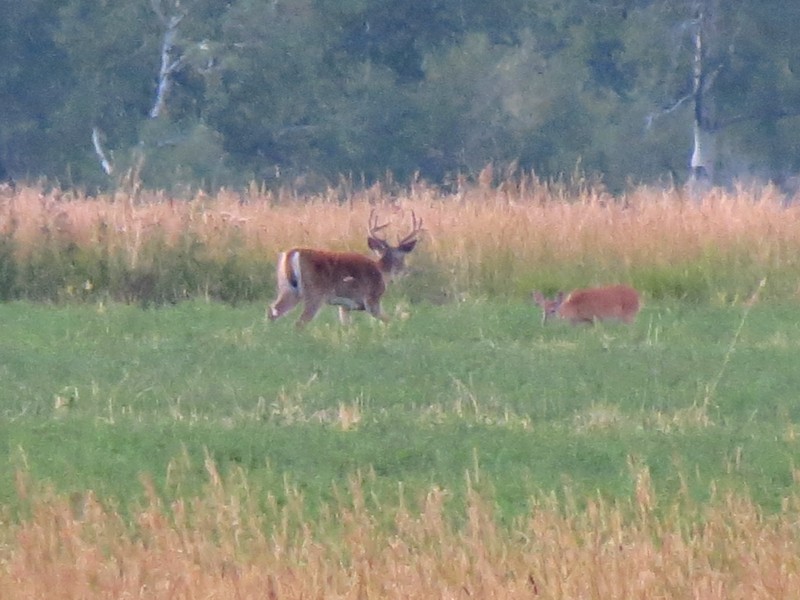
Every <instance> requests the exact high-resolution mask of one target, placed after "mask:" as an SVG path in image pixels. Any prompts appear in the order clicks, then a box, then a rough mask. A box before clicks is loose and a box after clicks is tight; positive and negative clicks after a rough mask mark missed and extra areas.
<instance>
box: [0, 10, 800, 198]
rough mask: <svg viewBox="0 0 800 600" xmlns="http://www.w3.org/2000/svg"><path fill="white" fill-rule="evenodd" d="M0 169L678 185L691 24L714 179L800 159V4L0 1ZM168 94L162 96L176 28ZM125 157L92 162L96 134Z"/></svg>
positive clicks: (196, 177) (161, 181)
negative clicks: (700, 57)
mask: <svg viewBox="0 0 800 600" xmlns="http://www.w3.org/2000/svg"><path fill="white" fill-rule="evenodd" d="M0 7H2V8H3V14H5V15H7V18H6V19H5V21H4V24H3V25H0V34H1V35H0V40H2V41H0V46H1V47H2V48H1V49H2V50H3V55H4V56H8V57H10V58H11V60H9V61H6V63H4V64H3V65H2V66H0V84H2V85H0V90H2V92H0V94H2V101H3V106H4V107H5V108H6V111H5V115H6V116H5V118H4V119H3V122H2V123H0V174H2V173H3V172H6V173H7V174H8V175H9V176H11V177H15V178H17V179H25V178H38V177H48V178H50V179H54V180H58V181H59V182H60V183H61V184H63V185H75V186H80V187H85V188H87V189H90V190H95V189H98V188H100V189H102V188H109V187H111V186H113V185H115V184H116V183H118V181H119V180H120V178H121V177H124V176H125V174H126V173H127V172H128V169H129V168H131V167H132V166H134V167H135V166H136V165H138V164H139V163H138V161H139V160H142V159H143V160H144V169H143V170H142V172H141V176H142V178H143V182H144V184H145V185H147V186H152V187H158V188H161V189H168V190H173V189H176V188H186V189H197V188H201V187H202V188H205V189H211V190H214V189H217V188H219V187H233V186H237V187H238V186H243V185H245V183H246V182H249V181H251V180H253V179H255V180H256V181H258V182H259V183H261V182H269V183H270V184H274V185H276V186H282V185H287V184H288V185H291V184H293V183H294V182H295V181H296V180H297V178H302V177H309V176H314V177H319V178H322V180H323V181H325V180H327V181H336V180H337V179H338V178H339V177H341V176H345V177H348V176H355V177H356V178H361V177H363V179H364V180H365V181H366V182H368V183H371V182H374V181H378V180H380V179H381V178H383V177H384V176H385V174H386V173H387V172H390V173H393V174H394V176H395V177H397V178H398V179H400V180H401V181H406V180H409V179H411V178H413V177H415V176H417V175H421V176H422V177H424V178H427V179H433V180H435V181H437V182H440V181H448V180H450V179H452V178H453V177H455V176H456V175H458V174H463V173H466V174H468V175H474V174H476V173H478V172H479V171H480V170H481V169H482V168H483V167H484V165H486V164H487V163H489V162H493V163H495V164H497V165H503V166H505V165H518V166H519V167H520V168H521V169H523V170H524V171H530V170H534V171H535V172H536V173H538V174H539V175H541V176H543V177H545V178H557V177H559V176H561V175H563V174H565V173H570V172H571V171H572V170H573V169H574V168H575V165H576V164H580V165H581V168H582V169H584V170H585V171H586V172H587V173H589V174H591V175H602V177H603V180H604V181H605V183H606V184H607V185H608V187H609V189H611V190H612V191H615V192H617V191H621V190H623V189H624V188H625V187H626V185H627V184H628V183H629V182H630V181H634V182H639V181H652V180H658V179H667V180H672V179H675V178H677V179H679V180H680V179H681V178H683V177H684V175H685V171H686V163H687V157H688V156H689V154H690V152H691V149H690V145H691V125H692V119H693V117H692V110H691V99H690V96H689V93H690V91H691V89H692V77H693V70H692V68H693V57H694V42H693V35H692V32H693V31H694V28H695V27H696V26H697V23H698V20H697V19H696V12H697V10H699V9H701V8H702V9H703V10H704V11H705V12H706V13H707V14H709V15H710V16H709V17H708V19H707V21H705V22H707V23H709V28H708V32H707V34H708V35H707V36H706V38H705V46H704V49H705V51H706V62H707V65H708V69H707V70H708V75H709V77H708V78H707V83H708V84H709V88H708V91H707V98H708V100H709V104H713V107H714V111H711V112H713V121H714V123H713V125H714V128H715V130H716V131H718V133H719V135H720V143H719V151H720V154H719V156H720V160H721V161H723V164H722V165H720V167H721V168H720V169H718V172H719V173H721V174H722V177H723V178H724V179H723V182H729V181H732V180H734V179H735V178H736V177H737V176H740V177H749V176H756V177H762V178H763V177H773V178H785V177H786V176H787V174H789V173H791V172H793V171H796V170H797V169H798V167H800V158H798V153H797V152H795V151H794V150H795V149H794V140H795V139H797V135H798V131H797V129H798V122H797V119H796V116H797V114H798V112H800V110H798V105H800V77H798V75H797V73H798V68H797V67H798V65H797V57H796V52H795V51H794V49H795V48H796V47H797V45H798V33H797V28H795V27H792V24H793V23H795V22H796V17H797V13H798V9H797V8H796V7H795V6H794V5H793V4H791V3H783V4H782V5H780V6H778V7H775V6H768V7H767V6H766V5H763V3H759V2H756V1H755V0H736V1H735V2H734V3H733V4H730V5H725V6H723V5H722V4H721V3H720V2H718V1H716V0H703V1H702V2H695V1H692V2H690V1H688V0H681V1H678V2H671V3H653V2H646V3H641V2H638V3H637V2H622V3H616V4H614V5H613V6H612V5H609V4H608V3H598V2H589V1H588V0H570V1H564V2H539V3H531V2H524V1H522V0H501V1H498V2H492V3H489V4H487V3H485V2H476V1H473V0H443V1H441V2H437V3H419V2H415V1H412V0H403V1H402V2H396V1H395V2H388V1H387V0H370V1H365V0H352V1H346V2H331V1H329V0H326V1H322V2H308V1H307V0H288V1H283V2H278V3H274V2H273V3H269V2H260V1H254V0H237V1H234V2H225V3H219V2H212V1H210V0H184V1H182V2H172V1H159V2H156V3H152V2H132V3H131V2H129V3H118V4H114V5H113V6H111V5H108V6H107V5H106V3H104V2H98V1H97V0H69V1H67V2H61V3H54V2H52V0H31V1H30V2H25V3H20V2H14V1H12V0H0ZM173 17H174V18H175V19H178V21H179V22H178V25H177V27H176V30H175V36H174V39H172V41H171V45H170V46H169V47H168V48H167V52H166V57H165V60H164V66H165V67H168V69H167V71H168V75H167V77H168V81H169V83H170V86H169V93H168V94H167V96H166V102H165V114H164V115H162V117H161V119H162V120H161V121H160V122H151V121H150V119H149V117H148V115H149V114H150V111H151V108H152V107H153V104H154V102H155V97H156V90H157V85H158V82H159V69H160V67H161V66H162V58H164V57H163V55H162V52H163V50H164V42H165V35H166V34H167V32H168V23H169V21H170V19H171V18H173ZM95 127H96V128H98V130H99V131H100V132H102V141H103V144H104V148H105V152H106V153H107V154H108V156H109V157H110V158H111V160H112V162H113V163H114V166H115V172H114V173H113V174H112V176H111V177H109V176H107V175H106V174H105V173H104V172H103V171H102V170H101V169H100V165H99V159H98V156H97V155H96V153H95V151H94V149H93V147H92V143H91V133H92V131H93V128H95Z"/></svg>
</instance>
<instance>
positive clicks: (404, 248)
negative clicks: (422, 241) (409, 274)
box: [397, 240, 418, 254]
mask: <svg viewBox="0 0 800 600" xmlns="http://www.w3.org/2000/svg"><path fill="white" fill-rule="evenodd" d="M417 241H418V240H411V241H409V242H406V243H405V244H400V245H399V246H398V247H397V249H398V250H400V252H404V253H406V254H408V253H409V252H411V251H412V250H413V249H414V247H415V246H416V245H417Z"/></svg>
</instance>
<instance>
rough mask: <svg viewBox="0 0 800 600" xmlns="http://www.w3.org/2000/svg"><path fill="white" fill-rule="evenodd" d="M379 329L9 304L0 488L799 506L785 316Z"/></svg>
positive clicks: (462, 319) (444, 314)
mask: <svg viewBox="0 0 800 600" xmlns="http://www.w3.org/2000/svg"><path fill="white" fill-rule="evenodd" d="M393 310H394V312H395V313H396V315H395V320H394V321H393V322H392V323H391V324H390V325H389V326H381V325H380V324H378V323H377V322H372V320H371V319H367V318H361V319H358V320H357V322H356V323H355V324H354V326H353V327H351V328H349V329H343V328H341V327H340V326H339V325H338V322H336V320H335V319H334V313H335V311H333V310H332V309H328V310H326V311H325V314H324V315H320V318H319V320H318V321H315V322H314V323H313V324H312V326H311V327H310V328H309V329H308V331H304V332H301V333H299V334H298V333H296V332H295V331H294V328H293V326H292V322H291V319H286V320H284V321H279V322H278V323H275V324H271V326H270V325H267V324H266V323H264V321H263V307H262V306H259V305H253V306H249V307H242V308H236V309H231V308H230V307H227V306H224V305H220V304H215V303H205V302H187V303H183V304H180V305H178V306H174V307H165V308H161V309H151V310H141V309H139V308H136V307H131V306H125V305H110V306H106V305H95V306H89V305H76V306H68V307H61V308H54V307H50V306H40V305H30V304H25V303H11V304H6V305H2V306H0V321H2V322H3V323H4V339H3V341H2V344H0V359H1V360H0V365H2V367H0V368H1V369H2V379H3V382H4V385H3V388H2V391H0V406H2V417H3V419H2V425H0V427H2V429H3V430H4V431H3V436H2V437H3V439H5V440H7V443H8V449H9V456H10V457H12V461H11V462H10V463H9V462H6V463H5V464H4V465H3V467H2V470H3V478H4V479H5V480H6V481H8V480H9V479H10V478H11V473H10V470H11V469H14V468H18V467H19V466H21V464H22V463H21V462H20V461H24V464H25V465H27V468H28V469H29V470H30V472H31V473H32V474H33V475H35V476H36V477H37V478H38V477H42V478H47V479H48V480H52V481H54V482H55V483H56V485H57V487H58V488H60V489H66V490H80V489H83V488H85V487H89V488H92V489H95V490H97V491H98V492H99V493H102V494H104V495H105V494H108V495H111V496H115V497H118V498H120V499H123V498H130V497H134V496H136V494H137V493H138V494H140V493H141V492H142V489H141V485H140V483H139V479H138V476H139V474H140V473H150V474H152V475H153V476H154V477H155V478H156V480H157V481H163V480H164V477H165V476H166V474H167V465H168V463H169V462H170V460H172V459H175V458H178V457H179V456H181V455H182V454H183V453H184V452H185V453H187V454H188V456H189V457H190V458H191V461H190V462H191V463H192V464H194V465H195V468H197V469H201V470H202V464H203V462H204V457H205V453H206V452H207V453H208V455H209V456H210V457H211V458H212V459H213V460H214V462H215V463H216V464H217V465H218V468H219V469H220V470H221V471H222V472H226V471H227V470H228V469H229V468H231V467H244V468H245V469H246V470H247V471H248V473H249V474H250V476H251V478H253V479H254V480H259V481H260V480H263V481H264V482H265V483H267V484H269V485H273V486H274V485H277V486H278V487H281V486H282V482H283V478H284V476H288V477H289V478H290V479H291V480H292V481H294V482H295V483H297V484H298V485H300V486H301V488H302V489H304V490H308V491H309V492H311V493H309V500H310V501H311V502H314V501H315V499H316V498H325V497H326V494H329V493H330V492H331V485H332V484H333V483H337V482H338V483H339V484H340V485H341V483H342V482H343V481H346V479H347V477H348V476H350V475H351V474H353V473H354V472H355V471H356V470H362V471H366V470H372V471H374V472H375V475H376V478H377V480H378V481H380V482H385V483H386V485H387V487H388V488H392V487H394V486H396V484H397V482H398V481H403V482H405V483H406V485H409V486H411V487H413V488H417V489H424V488H425V487H426V486H429V485H434V484H436V485H442V486H445V487H447V488H448V489H462V488H463V487H464V485H465V474H466V473H467V472H470V471H474V472H476V473H477V472H479V473H480V474H481V476H482V477H484V478H485V479H486V480H487V481H491V482H492V486H493V487H494V489H495V490H496V491H497V497H496V500H497V502H498V505H499V507H500V509H501V513H503V514H507V515H509V516H513V515H518V514H520V513H521V512H524V511H525V509H526V505H525V503H526V498H527V497H528V495H529V494H531V493H532V492H534V491H537V490H539V491H541V490H544V491H550V490H554V489H556V490H557V489H559V488H560V487H562V486H563V484H564V483H566V482H569V484H570V486H571V487H572V488H573V489H574V490H575V491H576V492H578V493H579V495H583V494H585V493H587V494H593V493H595V491H598V490H599V491H600V492H601V493H602V494H603V495H606V496H608V497H612V498H613V497H624V496H626V495H627V494H628V493H629V492H630V490H631V483H632V482H631V475H630V468H629V462H630V460H634V461H636V462H637V464H638V463H640V464H643V465H646V466H647V467H649V469H650V472H651V474H652V476H653V479H654V480H655V482H656V484H657V486H658V487H659V489H663V490H665V491H666V490H672V491H675V490H677V488H678V486H679V484H680V480H681V477H684V478H686V479H687V481H688V483H689V485H690V486H691V487H692V489H693V490H695V492H696V493H697V494H699V495H700V496H703V495H704V494H706V493H707V492H708V486H709V484H710V482H711V481H712V480H713V481H717V482H718V483H719V484H721V485H725V486H732V488H733V489H738V490H744V489H745V487H746V488H747V489H748V490H749V492H750V493H752V495H753V497H754V498H755V499H756V500H757V501H758V502H759V503H763V504H764V505H765V506H766V507H769V508H771V509H776V508H778V507H779V506H780V502H781V498H783V497H784V496H785V495H787V494H788V493H789V492H790V491H791V489H792V487H793V479H792V468H793V461H794V459H795V458H796V457H797V456H798V454H797V450H798V448H797V442H796V440H795V437H796V436H795V424H796V423H797V422H798V421H799V420H800V405H799V404H798V402H797V394H798V390H800V370H799V369H796V368H795V363H796V357H797V355H798V345H799V344H800V342H798V340H800V322H799V321H798V320H796V319H794V318H793V316H794V312H795V310H796V309H795V307H794V306H782V305H780V304H774V305H768V306H765V305H756V306H755V307H754V308H752V309H747V308H712V307H708V306H683V305H681V304H678V303H652V304H648V305H647V306H646V307H645V309H644V310H643V312H642V313H641V314H640V316H639V320H638V323H637V324H636V325H635V326H633V327H630V328H626V327H624V326H620V325H613V324H609V325H602V326H598V327H595V328H581V327H576V328H573V327H569V326H567V325H565V324H561V323H558V324H553V325H552V326H548V327H547V328H542V327H541V326H540V324H539V319H538V313H537V309H536V308H535V307H533V306H532V305H527V304H524V303H502V302H497V301H474V302H465V303H462V304H457V305H452V306H447V307H437V306H426V305H419V306H413V307H411V306H407V305H403V304H401V305H398V306H395V307H394V309H393ZM747 310H749V313H746V312H745V311H747ZM359 316H362V315H359ZM740 327H741V331H739V328H740ZM737 332H738V337H736V338H735V336H736V335H737ZM3 493H4V494H5V498H3V500H4V501H5V502H12V501H13V490H11V489H9V488H8V487H5V488H4V492H3Z"/></svg>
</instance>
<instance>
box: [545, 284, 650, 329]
mask: <svg viewBox="0 0 800 600" xmlns="http://www.w3.org/2000/svg"><path fill="white" fill-rule="evenodd" d="M533 301H534V302H536V304H538V305H539V306H541V307H542V325H544V324H545V323H546V322H547V319H548V318H550V317H553V316H555V317H559V318H561V319H566V320H568V321H569V322H570V323H572V324H573V325H575V324H577V323H594V322H595V321H606V320H617V321H622V322H623V323H633V322H634V320H636V315H637V314H638V312H639V292H637V291H636V290H635V289H633V288H632V287H630V286H627V285H610V286H608V287H597V288H587V289H583V290H574V291H572V292H571V293H570V294H569V296H567V297H566V298H565V297H564V292H558V294H557V295H556V297H555V298H554V299H552V300H550V299H548V298H545V297H544V296H543V295H542V293H541V292H533Z"/></svg>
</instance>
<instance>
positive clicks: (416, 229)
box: [397, 210, 422, 246]
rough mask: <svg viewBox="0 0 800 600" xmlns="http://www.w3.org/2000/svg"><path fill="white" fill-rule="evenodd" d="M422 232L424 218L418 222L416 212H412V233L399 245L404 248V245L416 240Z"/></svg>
mask: <svg viewBox="0 0 800 600" xmlns="http://www.w3.org/2000/svg"><path fill="white" fill-rule="evenodd" d="M421 231H422V218H420V220H419V221H417V215H416V214H414V211H413V210H412V211H411V233H409V234H408V235H407V236H406V237H404V238H403V239H402V240H400V241H399V242H398V243H397V245H398V246H402V245H403V244H407V243H408V242H410V241H411V240H413V239H415V238H416V237H417V235H418V234H419V233H420V232H421Z"/></svg>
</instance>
